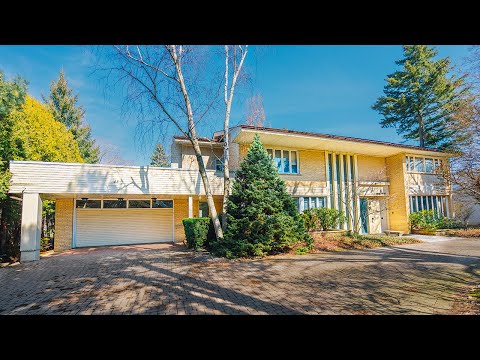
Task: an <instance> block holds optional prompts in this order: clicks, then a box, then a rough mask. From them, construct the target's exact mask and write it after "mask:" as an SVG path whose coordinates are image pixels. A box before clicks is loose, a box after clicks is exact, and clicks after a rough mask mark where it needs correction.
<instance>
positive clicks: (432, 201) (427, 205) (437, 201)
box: [410, 195, 449, 217]
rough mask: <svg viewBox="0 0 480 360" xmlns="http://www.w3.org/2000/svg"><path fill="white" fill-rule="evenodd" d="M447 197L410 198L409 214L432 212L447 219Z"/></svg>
mask: <svg viewBox="0 0 480 360" xmlns="http://www.w3.org/2000/svg"><path fill="white" fill-rule="evenodd" d="M447 203H448V197H447V196H443V195H426V196H425V195H423V196H410V212H417V211H422V210H434V211H436V212H437V214H438V215H439V216H447V217H448V214H449V213H448V208H447V206H448V205H447Z"/></svg>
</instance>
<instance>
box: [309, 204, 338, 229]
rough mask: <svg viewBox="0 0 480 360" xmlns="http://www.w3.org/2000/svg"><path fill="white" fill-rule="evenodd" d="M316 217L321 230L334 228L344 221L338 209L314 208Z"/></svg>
mask: <svg viewBox="0 0 480 360" xmlns="http://www.w3.org/2000/svg"><path fill="white" fill-rule="evenodd" d="M314 213H315V215H316V216H317V217H318V225H319V227H320V229H322V230H331V229H336V228H337V226H338V225H339V224H341V223H343V222H345V215H344V214H343V212H341V211H340V210H336V209H329V208H318V209H314Z"/></svg>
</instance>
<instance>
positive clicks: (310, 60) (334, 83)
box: [0, 45, 468, 165]
mask: <svg viewBox="0 0 480 360" xmlns="http://www.w3.org/2000/svg"><path fill="white" fill-rule="evenodd" d="M437 48H438V50H439V56H441V57H445V56H449V57H450V58H451V59H452V61H453V62H454V63H456V64H461V63H462V62H463V59H464V58H465V57H466V56H468V46H460V45H442V46H438V47H437ZM91 50H92V48H90V47H88V46H70V45H69V46H63V45H62V46H60V45H57V46H40V45H35V46H0V69H1V70H3V71H4V72H5V74H6V75H7V77H10V76H14V75H21V76H22V77H24V78H26V79H27V80H28V81H29V92H30V94H31V95H33V96H34V97H35V98H37V99H41V94H48V91H49V86H50V82H51V81H52V80H53V79H56V78H58V72H59V70H60V69H61V68H62V67H63V68H64V70H65V73H66V75H67V79H68V81H69V84H70V86H72V87H73V88H74V91H75V92H77V93H78V94H79V102H80V103H81V104H83V105H84V107H85V109H86V120H87V122H88V123H89V124H90V125H91V126H92V129H93V132H92V133H93V136H94V137H95V138H96V139H98V140H99V141H100V142H101V143H102V144H109V146H110V147H115V148H116V149H117V150H118V152H119V154H120V155H121V157H122V158H123V159H125V160H126V162H128V163H130V164H138V165H141V164H147V163H148V162H149V156H150V153H151V149H153V147H154V145H155V144H154V143H153V141H152V142H149V143H146V144H140V143H139V142H136V141H134V138H135V137H134V136H133V135H134V134H135V127H136V123H135V121H132V120H129V121H126V120H125V119H124V118H123V117H122V115H121V111H120V110H121V109H120V107H121V105H122V101H123V99H122V97H121V95H120V93H119V92H118V93H117V94H112V93H107V94H106V92H105V83H104V82H103V81H102V80H101V79H100V78H99V76H98V74H96V73H93V72H92V70H93V65H94V62H95V59H94V55H93V53H92V51H91ZM248 56H249V57H248V58H247V63H246V66H247V69H248V72H249V73H250V75H251V78H252V81H251V83H250V84H249V85H248V86H244V87H242V88H239V91H238V97H237V98H236V99H235V100H236V102H235V103H234V106H233V109H232V118H231V122H232V125H236V124H239V123H243V122H244V117H245V99H246V98H247V97H248V96H251V95H253V94H256V93H259V94H261V95H262V96H263V103H264V107H265V113H266V116H267V124H268V125H269V126H272V127H278V128H288V129H292V130H303V131H312V132H321V133H328V134H336V135H345V136H353V137H361V138H367V139H376V140H384V141H391V142H401V141H402V138H401V137H400V136H398V135H397V134H396V132H395V129H382V128H381V127H380V126H379V124H378V123H379V121H380V115H378V113H376V112H375V111H373V110H372V109H371V105H372V104H373V103H374V102H375V100H376V99H377V98H378V96H380V95H381V94H382V90H383V86H384V83H385V81H384V79H385V77H386V75H387V74H389V73H392V72H393V71H395V69H396V65H395V64H394V61H395V60H397V59H399V58H401V56H402V48H401V46H400V45H389V46H380V45H372V46H370V45H369V46H363V45H355V46H345V45H339V46H324V45H321V46H313V45H309V46H286V45H285V46H261V47H258V46H257V47H255V46H254V47H252V49H251V52H250V53H249V55H248ZM218 124H219V125H220V126H221V119H219V122H218ZM208 129H209V130H210V129H212V127H209V128H208ZM202 135H206V136H209V135H211V133H210V131H204V133H203V134H202ZM142 145H144V146H142ZM167 145H169V144H167Z"/></svg>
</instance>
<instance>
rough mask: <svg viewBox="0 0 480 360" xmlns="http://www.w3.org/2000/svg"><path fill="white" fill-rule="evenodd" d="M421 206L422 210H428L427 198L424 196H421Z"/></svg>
mask: <svg viewBox="0 0 480 360" xmlns="http://www.w3.org/2000/svg"><path fill="white" fill-rule="evenodd" d="M422 206H423V210H428V205H427V197H426V196H422Z"/></svg>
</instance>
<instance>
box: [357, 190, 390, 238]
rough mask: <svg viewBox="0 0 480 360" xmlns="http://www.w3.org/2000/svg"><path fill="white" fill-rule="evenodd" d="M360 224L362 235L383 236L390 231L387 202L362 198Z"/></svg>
mask: <svg viewBox="0 0 480 360" xmlns="http://www.w3.org/2000/svg"><path fill="white" fill-rule="evenodd" d="M360 223H361V227H360V232H361V233H362V234H381V233H383V231H384V230H386V229H388V219H387V203H386V200H385V199H375V198H360Z"/></svg>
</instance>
